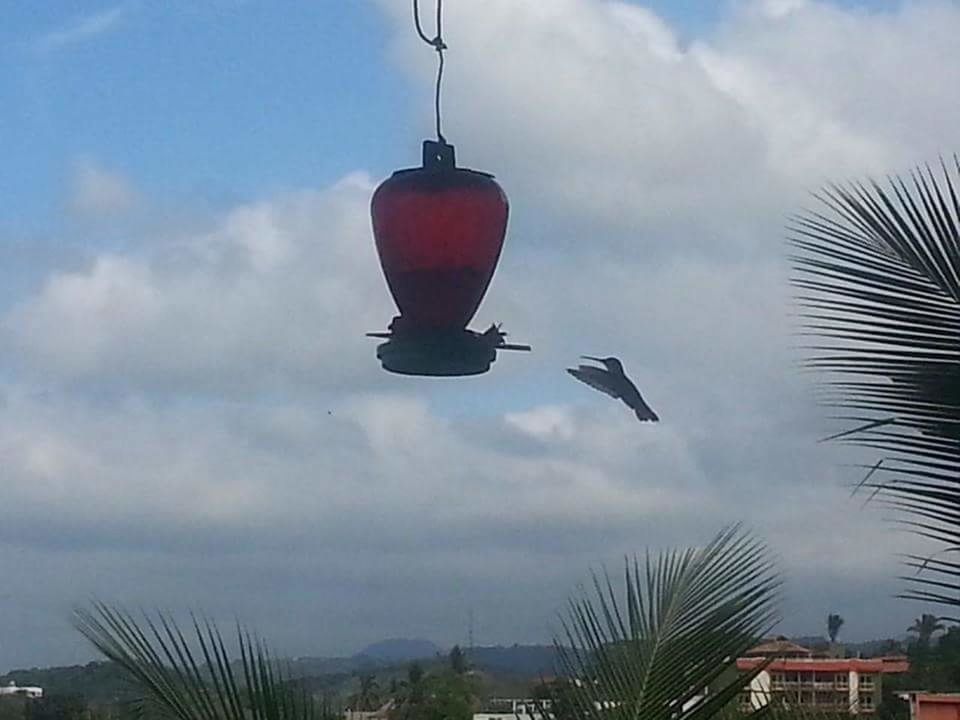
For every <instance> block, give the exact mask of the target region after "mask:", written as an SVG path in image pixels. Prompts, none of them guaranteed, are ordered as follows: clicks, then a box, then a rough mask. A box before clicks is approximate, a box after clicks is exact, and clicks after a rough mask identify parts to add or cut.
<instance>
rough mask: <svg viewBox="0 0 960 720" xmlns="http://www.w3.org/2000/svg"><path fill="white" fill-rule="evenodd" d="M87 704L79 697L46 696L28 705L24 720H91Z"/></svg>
mask: <svg viewBox="0 0 960 720" xmlns="http://www.w3.org/2000/svg"><path fill="white" fill-rule="evenodd" d="M89 716H90V712H89V709H88V708H87V703H86V701H84V699H83V698H82V697H79V696H77V695H46V696H44V697H42V698H38V699H36V700H31V701H29V702H28V703H27V704H26V713H25V715H24V720H89Z"/></svg>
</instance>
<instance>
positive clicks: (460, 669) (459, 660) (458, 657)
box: [449, 645, 467, 675]
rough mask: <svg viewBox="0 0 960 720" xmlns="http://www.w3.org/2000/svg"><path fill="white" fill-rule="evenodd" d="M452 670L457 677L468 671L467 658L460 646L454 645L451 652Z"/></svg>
mask: <svg viewBox="0 0 960 720" xmlns="http://www.w3.org/2000/svg"><path fill="white" fill-rule="evenodd" d="M449 660H450V669H451V670H452V671H453V672H454V673H455V674H457V675H463V674H464V673H465V672H466V671H467V658H466V656H465V655H464V654H463V650H461V649H460V646H459V645H454V646H453V649H452V650H451V651H450V657H449Z"/></svg>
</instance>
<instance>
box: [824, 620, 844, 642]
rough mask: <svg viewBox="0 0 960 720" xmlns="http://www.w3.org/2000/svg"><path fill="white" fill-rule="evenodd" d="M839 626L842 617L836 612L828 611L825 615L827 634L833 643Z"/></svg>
mask: <svg viewBox="0 0 960 720" xmlns="http://www.w3.org/2000/svg"><path fill="white" fill-rule="evenodd" d="M841 627H843V618H842V617H840V616H839V615H837V614H836V613H830V614H829V615H827V634H828V635H829V636H830V642H831V643H835V642H836V641H837V634H838V633H839V632H840V628H841Z"/></svg>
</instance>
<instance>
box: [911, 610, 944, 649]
mask: <svg viewBox="0 0 960 720" xmlns="http://www.w3.org/2000/svg"><path fill="white" fill-rule="evenodd" d="M943 629H944V625H943V623H941V622H940V618H938V617H937V616H936V615H930V614H928V613H924V614H923V615H921V616H920V617H918V618H917V619H916V620H914V622H913V625H911V626H910V627H908V628H907V632H910V633H915V634H916V636H917V641H916V644H917V647H918V648H920V649H921V650H926V649H928V648H929V647H930V639H931V638H932V637H933V634H934V633H937V632H940V631H941V630H943Z"/></svg>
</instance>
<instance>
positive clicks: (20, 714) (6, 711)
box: [0, 695, 28, 720]
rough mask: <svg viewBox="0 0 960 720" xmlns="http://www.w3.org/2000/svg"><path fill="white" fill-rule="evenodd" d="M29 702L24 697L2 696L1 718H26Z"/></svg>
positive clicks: (22, 719)
mask: <svg viewBox="0 0 960 720" xmlns="http://www.w3.org/2000/svg"><path fill="white" fill-rule="evenodd" d="M27 702H28V701H27V699H26V698H23V697H17V696H10V695H4V696H0V720H24V718H25V717H26V712H27V711H26V705H27Z"/></svg>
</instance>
